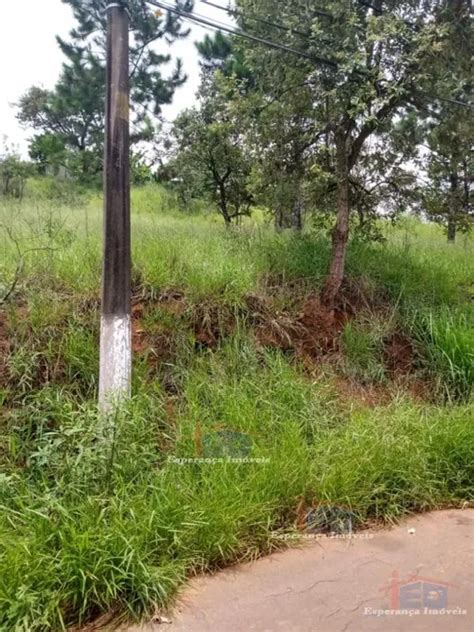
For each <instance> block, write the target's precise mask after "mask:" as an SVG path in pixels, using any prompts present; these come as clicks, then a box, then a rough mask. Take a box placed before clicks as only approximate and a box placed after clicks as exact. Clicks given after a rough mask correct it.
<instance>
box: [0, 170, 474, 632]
mask: <svg viewBox="0 0 474 632" xmlns="http://www.w3.org/2000/svg"><path fill="white" fill-rule="evenodd" d="M51 186H52V185H51V184H48V183H46V184H45V183H44V182H41V181H39V182H35V183H32V185H31V187H32V188H31V190H30V193H29V195H27V197H26V198H25V200H24V202H23V204H21V205H18V204H16V203H13V204H11V203H9V204H5V203H2V206H0V224H2V226H3V227H5V226H6V227H7V230H8V231H9V233H10V235H11V236H13V239H11V238H10V237H8V236H7V239H6V249H5V251H4V252H3V253H2V260H1V262H0V286H2V287H9V285H10V283H11V279H12V278H13V275H14V272H15V269H16V267H17V264H18V256H19V254H18V250H20V252H21V253H22V254H23V255H24V268H23V270H22V273H21V276H20V278H19V279H18V284H17V287H16V291H15V294H14V297H13V300H12V301H10V302H9V303H8V304H6V305H4V306H3V308H2V310H1V317H2V321H1V323H2V327H1V328H0V331H1V332H2V335H4V338H5V339H6V340H7V341H8V349H7V350H6V351H5V350H4V355H3V356H2V358H3V359H4V360H5V369H3V367H2V370H1V371H0V379H1V382H0V387H1V389H0V402H3V414H2V419H1V420H0V629H2V630H3V629H5V630H15V631H17V632H35V631H40V630H64V629H66V628H67V627H68V626H70V625H73V624H77V623H84V622H86V621H88V620H90V619H91V618H94V617H95V616H96V615H98V614H99V613H101V612H104V611H108V610H116V611H117V612H121V613H126V614H128V615H130V616H134V617H138V616H140V615H143V614H144V613H148V614H149V613H151V612H153V611H154V608H155V607H166V606H167V605H169V604H170V603H171V602H172V599H173V596H174V595H175V593H176V590H177V589H178V588H179V587H180V586H181V585H182V584H183V582H184V581H185V580H186V577H188V576H189V575H191V574H193V573H195V572H201V571H205V570H207V569H214V568H217V567H220V566H224V565H226V564H229V563H232V562H235V561H237V560H245V559H253V558H254V557H256V556H258V555H260V554H264V553H267V552H269V551H271V550H273V549H274V548H276V547H279V546H282V542H283V541H284V539H283V538H282V536H284V535H285V534H287V533H289V532H291V533H293V532H294V530H295V529H296V527H297V521H298V507H299V506H300V505H301V502H302V499H305V503H306V504H307V505H308V506H314V505H317V504H318V503H320V502H324V503H329V505H331V506H341V505H342V506H344V507H347V506H349V507H350V508H351V510H352V511H353V513H354V514H355V516H356V517H357V520H356V521H357V524H359V525H361V524H363V523H365V522H367V521H370V520H374V519H377V520H381V521H393V520H396V519H398V518H399V517H400V516H402V515H403V514H404V513H406V512H410V511H422V510H426V509H433V508H438V507H442V506H458V505H460V504H461V503H463V502H465V501H469V500H472V498H473V480H474V476H473V474H474V472H473V471H472V468H473V466H472V464H473V463H474V437H473V430H472V414H473V407H472V386H473V355H472V349H473V339H472V332H473V331H474V329H473V321H472V314H473V312H472V307H471V303H470V301H471V299H472V288H473V285H472V283H473V261H474V257H472V255H473V246H472V242H471V241H469V240H463V239H461V240H460V241H459V243H457V244H456V245H455V246H448V245H446V244H445V241H444V239H445V238H444V236H443V235H442V233H441V231H439V230H438V229H437V228H436V227H434V226H431V225H425V224H421V223H419V222H416V221H413V220H410V219H406V220H404V221H403V223H402V224H401V225H400V226H399V227H398V228H393V227H389V226H385V225H384V226H383V229H384V232H385V234H386V237H387V242H386V243H382V244H376V245H371V244H368V243H364V242H362V241H359V240H353V241H352V242H351V244H350V248H349V253H348V287H349V289H350V291H351V293H352V295H353V297H354V296H355V297H356V298H357V296H356V295H357V293H359V294H360V297H359V299H361V297H362V299H363V300H362V299H361V300H362V302H361V304H360V305H359V311H358V312H357V314H356V315H355V316H354V318H352V319H351V320H349V322H347V323H346V325H345V327H344V330H343V332H342V334H341V340H340V343H341V344H340V350H339V354H338V358H337V362H336V363H335V364H333V365H331V366H330V367H329V368H328V369H327V371H325V370H324V367H323V369H321V370H320V371H319V373H318V377H317V379H316V378H314V377H312V375H313V373H312V372H311V371H308V367H307V365H305V364H303V363H300V362H299V360H298V358H297V357H295V356H294V355H292V354H290V353H283V352H281V351H279V350H277V349H273V350H270V349H264V348H262V347H261V346H260V345H259V344H258V342H257V340H256V338H255V331H254V329H253V328H252V324H251V319H250V317H249V313H248V308H247V307H246V296H247V295H248V294H258V295H260V296H262V298H263V299H265V300H266V301H267V302H268V304H269V305H271V306H272V309H273V310H274V314H276V316H278V314H279V312H281V311H283V312H284V313H285V314H286V315H287V317H289V316H293V317H295V318H296V317H297V311H298V309H299V307H298V306H299V305H300V303H299V302H298V301H299V300H300V299H301V296H302V295H304V294H314V293H315V292H317V291H318V289H319V288H320V286H321V283H322V280H323V279H324V274H325V271H326V269H327V263H328V257H329V241H328V236H327V234H325V233H312V232H308V233H306V234H304V235H302V236H300V237H297V236H294V235H291V234H282V235H275V234H274V233H273V231H272V229H271V227H269V226H267V225H266V224H265V223H264V222H263V221H261V219H260V220H259V221H257V222H255V223H252V222H251V221H247V222H246V223H245V224H244V226H243V227H242V228H240V229H236V230H231V231H228V230H225V229H224V227H223V226H222V225H221V222H220V220H219V218H218V217H217V216H216V215H214V214H213V213H212V211H211V210H209V212H207V211H206V210H201V211H199V212H198V211H196V210H192V211H189V212H185V211H179V210H177V208H176V202H175V200H174V198H173V196H172V195H171V194H170V193H167V192H165V191H163V190H162V189H160V188H158V187H145V188H142V189H138V190H136V191H134V193H133V239H134V274H133V276H134V291H135V293H136V300H137V301H139V302H143V303H144V304H145V309H144V312H143V315H142V316H141V326H142V327H143V329H144V330H145V331H146V333H147V335H148V336H149V338H150V341H151V344H152V350H151V354H150V355H146V354H137V356H136V358H135V365H134V376H133V392H134V397H133V398H132V400H131V401H130V402H129V403H128V405H127V406H126V407H125V408H124V409H123V410H122V411H121V412H120V414H119V415H118V416H117V417H116V418H115V419H114V420H113V423H112V424H110V425H109V426H108V425H105V427H104V423H103V420H101V419H99V418H98V416H97V412H96V403H95V402H96V392H97V371H98V353H97V343H98V316H99V314H98V295H99V280H100V230H101V217H100V200H99V199H98V197H97V196H94V195H86V194H85V193H81V194H80V195H79V196H78V195H77V193H76V192H73V193H67V195H66V198H64V196H61V195H56V193H55V191H54V190H52V189H51ZM48 187H49V188H48ZM0 230H3V232H4V233H5V228H3V229H1V228H0ZM5 235H6V233H5ZM169 289H174V290H179V291H180V293H181V294H182V295H183V297H184V298H183V305H184V307H183V309H182V311H178V312H176V313H175V312H173V311H170V310H169V309H167V308H166V305H165V304H164V303H160V302H159V301H157V299H158V297H159V296H160V295H161V294H162V293H163V291H165V290H169ZM1 291H2V290H1V288H0V292H1ZM246 310H247V311H246ZM292 310H293V311H292ZM198 316H199V317H200V318H201V319H202V318H204V316H205V317H206V318H208V319H210V320H213V319H214V320H216V322H220V323H221V325H220V327H221V332H220V333H221V337H220V338H219V340H218V342H217V343H216V345H215V346H213V347H212V350H211V349H209V348H206V345H203V344H198V341H197V338H196V332H195V330H194V326H195V323H196V318H197V317H198ZM229 319H230V320H231V322H232V327H230V329H229V330H227V329H226V327H225V323H226V322H227V321H228V320H229ZM213 322H214V321H213ZM396 331H401V332H403V333H404V334H405V335H407V336H409V337H410V338H411V342H412V344H413V348H414V351H415V354H416V355H415V361H416V366H415V369H416V376H417V379H418V378H419V379H424V380H426V381H427V383H428V384H429V385H430V389H431V391H432V394H433V401H431V402H430V403H428V402H424V403H422V402H420V401H415V400H414V399H413V398H411V397H410V396H409V395H408V394H407V393H406V392H405V391H404V390H403V385H401V384H398V385H397V384H391V385H390V394H391V397H390V398H389V399H388V402H387V403H385V404H384V405H378V406H372V407H369V406H368V405H366V404H364V403H363V402H360V401H355V400H354V399H349V400H348V398H347V395H344V393H341V392H340V390H338V387H337V383H336V382H335V381H334V379H333V377H334V372H336V373H337V374H338V375H339V377H340V378H342V379H343V378H344V376H346V377H347V376H348V377H349V378H350V379H351V380H354V381H356V382H357V383H358V384H359V385H361V386H362V387H364V385H370V384H373V383H378V384H382V385H384V386H386V387H387V388H388V384H389V382H390V376H389V375H388V373H387V370H386V366H385V364H384V348H385V344H386V341H387V339H388V338H389V337H390V336H391V335H392V334H393V333H395V332H396ZM163 340H165V341H169V342H170V348H169V349H167V355H164V356H160V355H159V351H160V349H159V344H161V343H160V342H159V341H163ZM0 349H4V347H1V346H0ZM155 351H156V353H157V355H154V352H155ZM319 368H321V367H319ZM236 437H237V439H236ZM226 454H230V455H231V456H232V455H234V456H235V454H237V456H243V457H246V458H251V459H254V460H252V461H251V462H235V461H234V462H233V461H232V460H227V461H226V460H224V462H215V463H207V462H205V461H198V462H184V461H185V460H186V459H193V458H195V457H203V458H208V457H209V456H217V457H219V456H221V455H226Z"/></svg>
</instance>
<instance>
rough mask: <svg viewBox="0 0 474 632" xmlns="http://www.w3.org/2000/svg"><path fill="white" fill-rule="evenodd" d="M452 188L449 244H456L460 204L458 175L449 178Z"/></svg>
mask: <svg viewBox="0 0 474 632" xmlns="http://www.w3.org/2000/svg"><path fill="white" fill-rule="evenodd" d="M449 181H450V186H451V199H450V200H449V215H448V242H450V243H454V242H455V240H456V215H457V206H458V204H457V202H458V176H457V174H456V173H452V174H451V175H450V176H449Z"/></svg>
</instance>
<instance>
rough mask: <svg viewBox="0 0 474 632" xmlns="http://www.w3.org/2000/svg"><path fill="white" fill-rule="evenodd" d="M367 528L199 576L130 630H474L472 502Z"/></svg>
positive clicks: (218, 631) (438, 631)
mask: <svg viewBox="0 0 474 632" xmlns="http://www.w3.org/2000/svg"><path fill="white" fill-rule="evenodd" d="M361 535H362V536H364V537H360V538H354V539H352V540H345V541H344V540H340V539H339V540H337V539H330V538H325V539H319V540H318V542H317V543H315V542H313V543H311V544H310V545H308V546H305V547H303V548H302V549H292V550H289V551H285V552H282V553H277V554H275V555H271V556H269V557H267V558H264V559H261V560H258V561H257V562H254V563H250V564H244V565H241V566H238V567H234V568H232V569H228V570H224V571H222V572H219V573H217V574H216V575H214V576H207V577H201V578H198V579H196V580H193V581H191V582H190V584H189V585H188V587H187V588H186V589H185V591H184V592H183V594H182V597H181V600H180V601H179V604H178V608H177V610H176V611H175V612H174V613H173V614H171V615H170V616H169V619H170V620H171V623H167V622H163V623H161V624H156V623H155V624H149V625H147V626H143V627H141V628H139V627H138V628H137V627H134V628H129V629H128V632H138V630H141V631H143V632H227V631H228V632H280V631H284V632H372V631H380V632H412V631H413V632H420V631H423V632H468V631H469V632H470V631H472V630H474V599H473V586H474V559H473V557H474V556H473V535H474V509H465V510H446V511H439V512H434V513H430V514H424V515H422V516H417V517H413V518H410V519H409V520H407V521H405V522H403V523H402V524H401V525H399V526H397V527H395V528H393V529H390V530H380V531H371V532H365V533H362V534H361ZM368 536H370V537H368ZM425 607H426V608H427V609H428V610H427V611H425ZM443 608H444V609H443Z"/></svg>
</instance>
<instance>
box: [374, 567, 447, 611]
mask: <svg viewBox="0 0 474 632" xmlns="http://www.w3.org/2000/svg"><path fill="white" fill-rule="evenodd" d="M450 586H453V584H449V583H447V582H440V581H438V580H433V579H430V578H427V577H420V576H419V575H417V574H415V575H411V576H409V577H408V578H407V579H406V580H405V581H401V580H400V575H399V573H398V571H393V573H392V579H391V582H390V584H389V585H388V586H385V587H384V588H382V589H381V590H383V591H384V592H385V594H387V593H389V595H390V608H391V609H393V610H409V609H419V610H424V609H425V608H428V609H430V610H442V609H443V608H447V606H448V588H449V587H450Z"/></svg>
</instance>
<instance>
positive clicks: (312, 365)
mask: <svg viewBox="0 0 474 632" xmlns="http://www.w3.org/2000/svg"><path fill="white" fill-rule="evenodd" d="M265 291H266V293H265V294H264V295H260V294H248V295H247V296H246V297H245V304H244V306H243V307H242V308H240V309H239V310H237V309H235V310H232V309H231V308H229V307H226V306H225V305H223V304H221V303H219V302H217V301H212V300H207V301H202V302H200V303H198V304H192V303H190V302H189V301H188V299H187V297H186V296H185V294H184V293H183V292H182V291H180V290H178V289H175V288H170V289H168V290H166V291H163V292H162V293H160V294H159V295H158V296H156V295H153V294H151V293H150V292H146V291H145V290H144V289H142V288H136V291H135V293H134V296H133V300H132V346H133V352H134V353H135V354H136V355H137V356H138V357H142V358H144V359H145V361H146V364H147V365H148V366H149V367H150V371H151V372H152V373H154V374H156V376H157V377H158V379H160V381H161V382H162V384H163V386H164V388H165V389H166V390H167V391H168V393H170V394H175V393H176V392H177V390H176V388H177V387H176V384H175V383H174V381H173V379H172V377H171V375H170V368H169V367H170V366H171V365H172V364H173V360H175V358H176V354H177V347H178V338H179V336H180V335H181V336H183V335H185V336H187V337H188V336H189V335H192V336H193V338H194V340H195V349H196V350H197V351H199V350H202V349H211V350H215V349H216V348H217V347H218V345H219V343H220V342H221V341H222V340H223V339H225V338H227V337H229V336H230V335H231V334H232V332H233V331H234V330H235V327H236V323H237V319H238V318H242V319H244V320H245V321H246V322H247V324H248V325H249V326H250V328H251V329H252V330H253V332H254V336H255V340H256V343H257V345H258V346H259V347H261V348H269V347H270V348H277V349H280V350H282V351H283V352H287V353H291V354H293V355H294V356H296V357H298V358H299V359H300V360H301V361H302V362H303V364H304V365H305V366H306V367H307V368H308V370H310V371H311V372H312V373H313V375H314V370H315V369H321V370H323V367H324V365H325V364H326V363H327V362H330V363H331V362H332V361H333V360H334V361H335V362H334V364H337V360H338V359H340V358H341V349H340V336H341V333H342V331H343V329H344V327H345V325H346V324H347V322H348V321H349V320H350V319H352V318H354V316H356V315H357V314H358V313H359V312H360V311H361V310H367V309H369V310H371V311H372V312H373V313H374V312H376V311H377V310H380V311H382V310H383V309H386V307H387V303H384V301H383V299H381V298H380V297H377V298H374V297H373V296H371V294H370V291H369V290H368V289H366V288H363V287H361V286H360V285H356V284H352V285H350V284H346V285H345V286H344V288H343V291H342V292H341V299H340V301H339V304H338V305H337V306H336V307H335V309H332V310H329V309H327V308H326V307H325V306H323V305H322V304H321V302H320V300H319V297H318V295H317V294H315V293H314V292H308V288H307V287H306V288H305V287H304V286H303V285H301V284H300V285H297V286H295V287H290V286H288V284H286V285H278V284H276V285H275V284H274V285H267V286H266V287H265ZM368 297H370V298H368ZM97 307H98V299H97V298H96V297H92V298H89V299H82V300H80V302H79V304H76V308H78V309H79V311H80V312H84V314H88V318H89V317H90V314H91V313H94V316H97V313H96V312H97ZM25 309H26V308H25V307H24V306H20V305H19V306H18V308H17V310H18V313H19V316H20V317H22V318H25V314H23V313H20V312H21V311H22V310H25ZM9 328H10V325H9V323H8V319H7V315H6V313H5V312H4V311H0V361H1V362H0V384H2V383H6V382H7V381H8V375H7V362H6V360H7V357H8V354H9V353H10V352H11V350H12V344H11V336H10V333H9ZM414 359H415V353H414V349H413V345H412V342H411V341H410V339H409V338H408V336H407V335H405V334H404V333H403V332H401V331H397V332H395V333H394V334H392V335H391V336H390V337H389V338H388V339H387V341H386V343H385V350H384V362H385V365H386V369H387V375H388V376H389V377H390V378H391V381H392V382H393V383H396V385H397V386H398V387H405V386H408V387H409V390H410V391H412V390H415V391H416V396H417V397H420V398H424V396H425V394H426V391H427V389H426V387H425V385H423V384H421V383H420V381H419V380H418V381H416V380H414V379H411V380H407V379H406V378H407V376H410V377H411V378H413V377H414V373H413V367H414ZM60 377H61V376H60V372H59V373H58V372H57V371H56V370H55V369H54V367H44V370H43V368H42V370H41V376H40V380H41V381H42V382H47V381H48V380H50V379H53V380H55V379H56V378H57V379H60ZM335 386H336V389H337V390H338V391H339V392H340V393H341V395H342V398H343V399H350V400H351V401H354V400H356V401H359V402H360V403H361V404H364V405H369V406H372V405H377V404H383V403H385V402H387V401H389V400H390V398H391V393H392V392H393V389H392V388H390V386H387V385H361V384H358V383H357V382H356V381H354V380H352V379H347V378H344V377H342V376H340V377H338V378H336V379H335Z"/></svg>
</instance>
